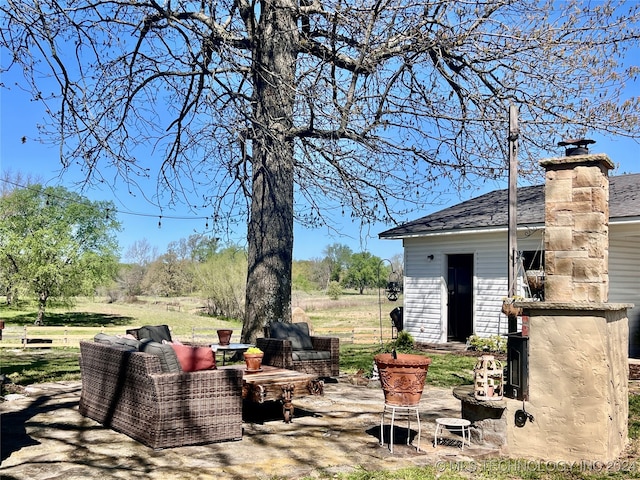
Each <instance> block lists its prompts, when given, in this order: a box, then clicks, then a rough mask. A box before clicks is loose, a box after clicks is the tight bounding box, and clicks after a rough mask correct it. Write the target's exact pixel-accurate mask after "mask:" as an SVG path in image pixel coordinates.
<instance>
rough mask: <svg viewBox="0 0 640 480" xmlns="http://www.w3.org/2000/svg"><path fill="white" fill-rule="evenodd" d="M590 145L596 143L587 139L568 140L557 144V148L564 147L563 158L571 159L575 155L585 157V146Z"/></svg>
mask: <svg viewBox="0 0 640 480" xmlns="http://www.w3.org/2000/svg"><path fill="white" fill-rule="evenodd" d="M592 143H596V141H595V140H591V139H588V138H569V139H566V140H562V141H561V142H558V146H560V147H566V148H565V151H564V154H565V156H567V157H573V156H575V155H587V154H588V153H589V148H588V147H587V145H590V144H592ZM570 147H572V148H570Z"/></svg>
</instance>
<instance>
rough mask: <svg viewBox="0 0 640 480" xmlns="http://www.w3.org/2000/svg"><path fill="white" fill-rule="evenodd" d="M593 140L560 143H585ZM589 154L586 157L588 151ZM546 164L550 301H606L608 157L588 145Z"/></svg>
mask: <svg viewBox="0 0 640 480" xmlns="http://www.w3.org/2000/svg"><path fill="white" fill-rule="evenodd" d="M588 143H593V141H592V140H577V141H571V142H560V145H570V144H573V145H585V144H588ZM585 151H586V153H584V152H585ZM567 153H568V156H565V157H561V158H552V159H548V160H544V161H542V162H541V165H542V166H543V167H544V168H545V169H546V187H545V189H546V190H545V241H544V249H545V277H546V278H545V292H544V298H545V301H549V302H607V301H608V297H609V272H608V263H609V262H608V256H609V177H608V170H610V169H613V168H614V165H613V163H612V162H611V160H610V159H609V157H608V156H607V155H605V154H593V155H590V154H589V153H588V150H587V149H586V148H584V147H578V148H573V149H568V150H567Z"/></svg>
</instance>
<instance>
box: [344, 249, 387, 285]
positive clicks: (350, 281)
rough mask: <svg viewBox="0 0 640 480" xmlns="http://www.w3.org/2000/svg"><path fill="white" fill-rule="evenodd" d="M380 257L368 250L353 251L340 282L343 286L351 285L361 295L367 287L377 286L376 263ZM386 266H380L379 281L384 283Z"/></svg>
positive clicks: (377, 263) (378, 262)
mask: <svg viewBox="0 0 640 480" xmlns="http://www.w3.org/2000/svg"><path fill="white" fill-rule="evenodd" d="M379 264H380V258H378V257H376V256H375V255H372V254H371V253H369V252H360V253H354V254H353V255H351V262H350V264H349V268H348V269H347V271H346V273H345V276H344V278H343V279H342V284H343V285H344V286H345V287H351V288H355V289H356V290H358V293H360V295H362V294H363V293H364V290H365V289H366V288H368V287H377V286H380V285H378V265H379ZM387 275H388V268H387V267H385V266H381V267H380V283H382V281H383V280H384V281H385V283H386V279H387Z"/></svg>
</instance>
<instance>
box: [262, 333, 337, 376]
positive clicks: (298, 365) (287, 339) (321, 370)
mask: <svg viewBox="0 0 640 480" xmlns="http://www.w3.org/2000/svg"><path fill="white" fill-rule="evenodd" d="M267 333H269V335H270V336H269V337H264V338H258V339H256V345H257V346H258V348H260V349H261V350H262V351H263V352H264V357H263V359H262V363H263V364H264V365H271V366H274V367H280V368H286V369H288V370H296V371H299V372H304V373H310V374H314V375H317V376H318V377H320V378H327V377H337V376H338V375H339V374H340V339H339V338H337V337H316V336H311V335H309V327H308V325H307V324H306V323H294V324H285V323H276V324H273V325H271V327H270V328H268V329H267ZM300 337H302V341H300ZM305 342H306V344H305Z"/></svg>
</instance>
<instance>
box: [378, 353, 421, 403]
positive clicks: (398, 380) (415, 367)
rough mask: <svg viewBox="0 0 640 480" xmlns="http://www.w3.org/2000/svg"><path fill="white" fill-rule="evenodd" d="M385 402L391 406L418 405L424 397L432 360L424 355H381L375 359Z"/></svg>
mask: <svg viewBox="0 0 640 480" xmlns="http://www.w3.org/2000/svg"><path fill="white" fill-rule="evenodd" d="M374 360H375V362H376V366H377V367H378V374H379V375H380V384H381V385H382V390H383V392H384V401H385V403H387V404H389V405H399V406H411V405H417V404H418V403H419V402H420V397H421V396H422V390H423V389H424V383H425V381H426V379H427V370H429V365H431V359H430V358H429V357H424V356H422V355H412V354H408V353H398V358H395V359H394V358H393V355H391V354H390V353H380V354H378V355H376V356H375V357H374Z"/></svg>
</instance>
